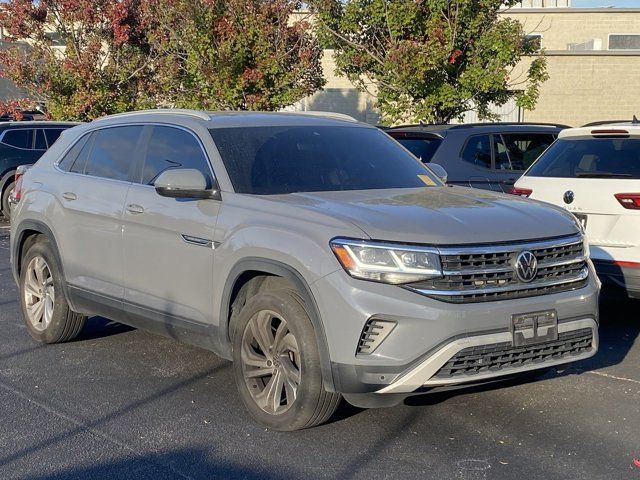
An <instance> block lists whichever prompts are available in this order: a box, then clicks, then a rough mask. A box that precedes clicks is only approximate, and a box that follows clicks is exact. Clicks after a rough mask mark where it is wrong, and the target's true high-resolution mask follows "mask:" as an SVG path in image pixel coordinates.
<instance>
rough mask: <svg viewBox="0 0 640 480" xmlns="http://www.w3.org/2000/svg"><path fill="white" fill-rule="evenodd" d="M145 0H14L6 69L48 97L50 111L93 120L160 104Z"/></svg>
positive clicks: (7, 12) (6, 9)
mask: <svg viewBox="0 0 640 480" xmlns="http://www.w3.org/2000/svg"><path fill="white" fill-rule="evenodd" d="M144 7H145V5H144V0H124V1H117V2H114V1H112V0H42V1H37V2H36V1H29V0H10V1H8V2H6V3H4V4H2V5H0V24H1V25H2V27H3V28H4V31H5V34H6V40H8V42H9V46H8V48H5V49H3V50H2V51H0V65H2V75H3V76H5V77H7V78H9V79H10V80H12V81H13V82H14V83H16V84H17V85H18V86H20V87H22V88H24V89H25V90H26V91H27V93H28V95H29V98H30V99H31V100H32V101H38V102H43V103H46V105H47V108H48V111H49V113H50V115H51V117H53V118H56V119H69V120H87V119H92V118H95V117H98V116H100V115H104V114H107V113H114V112H120V111H123V110H129V109H136V108H145V107H150V106H154V105H155V104H156V98H157V97H156V93H157V86H156V84H155V82H154V78H155V76H156V72H155V71H154V62H155V59H156V58H157V57H158V51H157V50H156V48H155V47H154V46H153V45H152V44H151V43H150V42H149V41H148V36H147V31H148V29H149V28H150V26H151V23H150V18H151V17H150V16H149V12H148V10H147V9H146V8H144Z"/></svg>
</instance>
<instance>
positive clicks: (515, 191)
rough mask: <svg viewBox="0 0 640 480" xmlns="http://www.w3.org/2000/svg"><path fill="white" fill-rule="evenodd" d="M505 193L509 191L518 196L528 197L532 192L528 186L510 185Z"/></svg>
mask: <svg viewBox="0 0 640 480" xmlns="http://www.w3.org/2000/svg"><path fill="white" fill-rule="evenodd" d="M507 193H510V194H511V195H518V196H519V197H527V198H528V197H529V196H530V195H531V194H532V193H533V190H531V189H530V188H520V187H511V188H510V189H509V190H508V191H507Z"/></svg>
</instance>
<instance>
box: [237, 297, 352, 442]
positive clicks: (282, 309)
mask: <svg viewBox="0 0 640 480" xmlns="http://www.w3.org/2000/svg"><path fill="white" fill-rule="evenodd" d="M231 329H232V330H231V332H232V344H233V370H234V376H235V380H236V385H237V387H238V391H239V393H240V398H241V399H242V401H243V403H244V405H245V407H246V408H247V410H249V413H250V414H251V416H252V417H253V418H254V419H255V420H256V421H258V422H259V423H261V424H262V425H264V426H266V427H268V428H270V429H273V430H280V431H292V430H301V429H304V428H310V427H314V426H316V425H320V424H322V423H324V422H326V421H327V420H328V419H329V418H330V417H331V415H333V413H334V412H335V410H336V408H337V407H338V404H339V403H340V399H341V396H340V394H337V393H332V392H327V391H326V390H325V389H324V386H323V381H322V371H321V368H320V354H319V351H318V344H317V341H316V338H315V332H314V329H313V324H312V323H311V319H310V318H309V315H308V314H307V312H306V310H305V308H304V304H303V302H302V300H301V299H300V297H299V296H298V295H296V293H295V292H293V291H291V290H275V291H273V290H266V291H265V290H263V291H261V292H259V293H257V294H255V295H254V296H253V297H251V298H250V299H249V300H248V301H247V303H246V304H245V305H244V307H243V308H242V310H241V311H240V312H239V314H238V315H237V317H235V318H234V321H233V324H232V325H231Z"/></svg>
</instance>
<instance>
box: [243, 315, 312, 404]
mask: <svg viewBox="0 0 640 480" xmlns="http://www.w3.org/2000/svg"><path fill="white" fill-rule="evenodd" d="M241 358H242V372H243V376H244V380H245V383H246V385H247V389H248V390H249V393H250V395H251V397H252V398H253V400H254V402H255V403H256V405H258V407H260V408H261V409H262V410H263V411H264V412H266V413H269V414H271V415H280V414H283V413H285V412H286V411H287V410H289V408H291V406H292V405H293V403H294V402H295V400H296V397H297V395H298V388H299V386H300V380H301V369H300V365H301V363H300V350H299V348H298V342H297V340H296V338H295V336H294V335H293V333H292V332H291V330H290V329H289V326H288V325H287V322H286V321H285V319H283V318H282V317H281V316H280V315H278V314H277V313H276V312H273V311H270V310H261V311H259V312H257V313H256V314H255V315H254V316H253V317H251V320H249V322H248V324H247V326H246V328H245V330H244V333H243V337H242V351H241Z"/></svg>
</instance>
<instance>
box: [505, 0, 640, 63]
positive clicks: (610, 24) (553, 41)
mask: <svg viewBox="0 0 640 480" xmlns="http://www.w3.org/2000/svg"><path fill="white" fill-rule="evenodd" d="M639 4H640V2H639ZM503 15H504V16H505V17H510V18H514V19H516V20H519V21H520V22H521V23H522V25H523V26H524V31H525V32H526V33H529V34H540V35H542V47H543V48H544V49H545V50H547V51H548V52H552V51H554V50H560V51H566V50H569V49H570V48H571V46H572V45H575V44H581V43H589V42H590V41H592V40H594V39H598V40H600V41H601V46H600V48H599V49H601V50H606V49H607V48H608V45H609V42H608V36H609V34H610V33H638V34H640V9H637V8H636V9H631V8H618V9H615V8H607V9H594V8H592V9H586V8H562V9H553V8H551V9H526V8H522V9H518V8H513V9H511V10H509V11H506V12H505V13H503ZM596 43H598V42H596Z"/></svg>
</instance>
